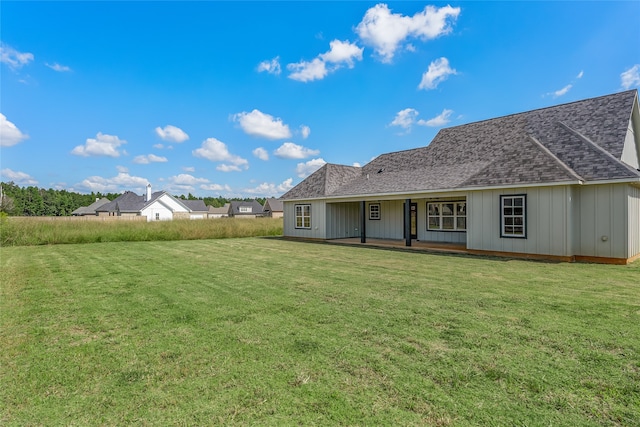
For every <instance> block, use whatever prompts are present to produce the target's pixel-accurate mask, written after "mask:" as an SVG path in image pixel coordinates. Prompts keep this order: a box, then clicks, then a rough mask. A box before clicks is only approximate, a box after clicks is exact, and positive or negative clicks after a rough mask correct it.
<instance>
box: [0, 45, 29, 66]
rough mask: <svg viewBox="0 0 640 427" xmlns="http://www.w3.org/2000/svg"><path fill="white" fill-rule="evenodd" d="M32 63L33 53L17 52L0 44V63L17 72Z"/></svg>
mask: <svg viewBox="0 0 640 427" xmlns="http://www.w3.org/2000/svg"><path fill="white" fill-rule="evenodd" d="M31 61H33V53H28V52H18V51H17V50H15V49H14V48H12V47H11V46H8V45H6V44H4V43H0V62H2V63H4V64H7V65H8V66H9V68H11V69H12V70H14V71H15V70H19V69H20V68H22V67H23V66H24V65H27V64H28V63H29V62H31Z"/></svg>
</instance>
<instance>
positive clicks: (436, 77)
mask: <svg viewBox="0 0 640 427" xmlns="http://www.w3.org/2000/svg"><path fill="white" fill-rule="evenodd" d="M451 74H456V70H454V69H453V68H451V67H450V66H449V60H448V59H447V58H444V57H442V58H438V59H436V60H435V61H433V62H431V64H429V68H428V69H427V71H425V72H424V74H423V75H422V80H421V81H420V84H419V85H418V89H424V90H429V89H435V88H436V87H438V85H439V84H440V83H442V82H443V81H444V80H446V79H447V77H449V76H450V75H451Z"/></svg>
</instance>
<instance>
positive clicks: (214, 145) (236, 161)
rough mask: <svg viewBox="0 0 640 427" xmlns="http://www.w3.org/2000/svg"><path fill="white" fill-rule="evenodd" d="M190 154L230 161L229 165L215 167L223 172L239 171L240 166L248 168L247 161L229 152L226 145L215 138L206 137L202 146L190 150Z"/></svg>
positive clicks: (213, 160) (208, 158)
mask: <svg viewBox="0 0 640 427" xmlns="http://www.w3.org/2000/svg"><path fill="white" fill-rule="evenodd" d="M192 154H193V155H194V156H195V157H200V158H203V159H207V160H211V161H212V162H228V163H231V165H228V164H223V165H220V166H218V167H217V168H216V169H218V170H221V171H223V172H229V171H240V170H241V167H242V168H244V169H248V168H249V162H248V161H247V160H246V159H243V158H242V157H240V156H236V155H235V154H231V153H230V152H229V149H228V148H227V145H226V144H225V143H224V142H222V141H218V140H217V139H215V138H207V139H206V140H205V141H203V142H202V146H201V147H200V148H198V149H196V150H193V151H192Z"/></svg>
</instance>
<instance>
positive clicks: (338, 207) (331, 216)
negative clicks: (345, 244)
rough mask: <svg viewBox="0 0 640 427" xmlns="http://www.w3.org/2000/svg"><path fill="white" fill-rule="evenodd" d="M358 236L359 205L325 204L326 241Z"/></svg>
mask: <svg viewBox="0 0 640 427" xmlns="http://www.w3.org/2000/svg"><path fill="white" fill-rule="evenodd" d="M358 236H360V204H359V203H357V202H349V203H327V239H344V238H347V237H358Z"/></svg>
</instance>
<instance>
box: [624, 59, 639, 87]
mask: <svg viewBox="0 0 640 427" xmlns="http://www.w3.org/2000/svg"><path fill="white" fill-rule="evenodd" d="M620 82H621V84H622V87H623V88H625V89H629V88H630V87H632V86H640V64H636V65H634V66H633V67H631V68H629V69H628V70H626V71H624V72H623V73H621V74H620Z"/></svg>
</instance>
